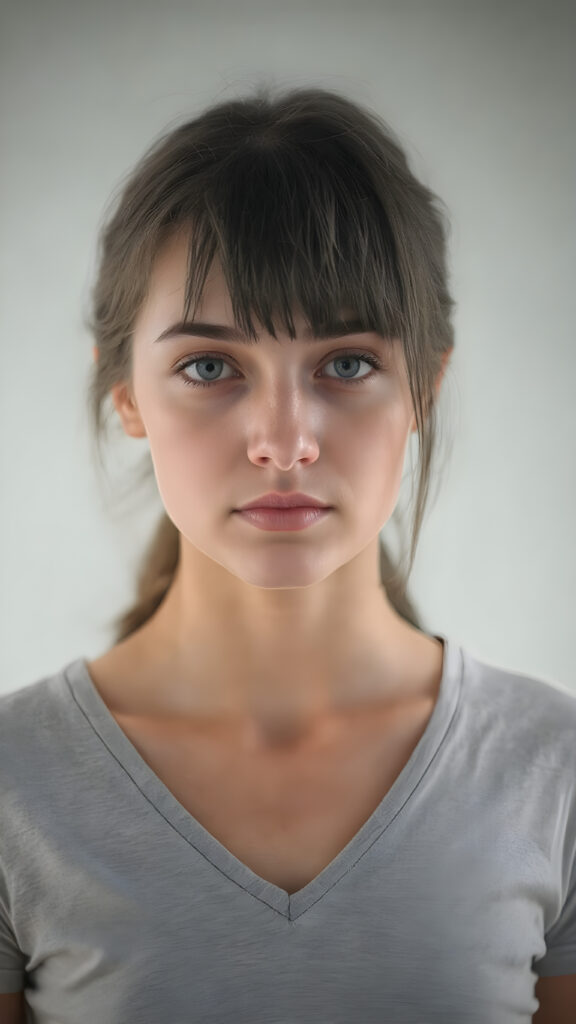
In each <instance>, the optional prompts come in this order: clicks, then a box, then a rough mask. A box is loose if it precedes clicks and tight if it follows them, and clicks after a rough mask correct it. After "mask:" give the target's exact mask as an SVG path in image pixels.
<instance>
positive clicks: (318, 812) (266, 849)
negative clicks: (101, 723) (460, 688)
mask: <svg viewBox="0 0 576 1024" xmlns="http://www.w3.org/2000/svg"><path fill="white" fill-rule="evenodd" d="M433 705H434V701H433V700H432V699H430V700H428V701H420V702H412V703H411V704H407V705H406V706H404V707H398V708H396V709H395V710H394V711H393V712H389V713H387V714H381V715H378V716H377V717H374V716H373V718H372V720H371V721H367V720H366V721H363V722H360V723H357V724H356V726H355V728H354V729H353V730H351V731H350V732H349V733H348V734H347V735H346V737H345V738H344V739H342V741H341V742H339V744H338V745H337V747H335V748H334V749H331V750H327V751H326V752H325V753H324V754H318V755H316V756H314V757H311V756H307V757H305V758H302V759H300V760H298V759H296V760H294V761H293V762H292V763H291V764H290V765H289V766H288V767H287V766H286V763H285V762H282V761H280V760H278V759H276V760H275V759H274V757H271V756H266V757H264V756H259V757H255V756H252V755H251V756H250V758H247V757H239V756H238V755H237V754H235V753H234V752H233V751H231V750H229V749H227V748H226V747H225V746H222V745H219V744H218V743H214V742H210V743H207V742H205V741H201V740H200V739H199V737H198V733H197V732H196V733H194V732H191V731H190V730H187V729H186V728H185V727H183V726H182V725H178V726H176V727H175V726H169V725H166V724H161V723H159V722H158V721H151V720H147V719H142V718H137V717H135V716H132V715H122V714H118V713H116V714H115V715H114V717H115V718H116V721H117V723H118V725H119V726H120V728H121V729H122V730H123V732H124V733H125V735H126V736H127V737H128V739H129V740H130V741H131V743H132V744H133V746H134V747H135V748H136V749H137V751H138V753H139V754H140V756H141V757H142V758H143V759H144V761H145V762H146V763H147V765H148V766H149V767H150V768H151V770H152V771H153V772H154V773H155V775H156V776H157V777H158V778H159V779H160V780H161V781H162V782H163V784H164V785H165V786H166V787H167V789H168V790H169V791H170V792H171V793H172V795H173V796H174V797H175V798H176V799H177V800H178V801H179V803H180V804H181V805H182V806H183V807H184V808H185V809H186V810H187V811H188V813H189V814H191V815H192V816H193V817H194V818H195V819H196V820H197V821H198V822H199V823H200V824H201V825H202V826H203V827H204V828H205V829H207V831H208V832H210V833H211V835H213V836H214V837H215V838H216V839H217V840H218V841H219V842H220V843H221V844H222V845H223V846H224V847H226V849H227V850H228V851H229V852H230V853H231V854H232V855H233V856H235V857H236V858H237V859H238V860H240V861H242V863H244V864H245V865H247V866H248V867H249V868H251V870H253V871H254V872H255V873H256V874H257V875H259V876H260V877H262V878H265V879H266V880H267V881H270V882H272V883H273V884H275V885H278V886H279V887H280V888H282V889H285V890H286V891H287V892H296V891H298V890H299V889H301V888H303V887H304V886H305V885H307V884H308V882H310V881H311V880H312V879H313V878H315V877H316V876H317V875H318V874H319V873H320V871H322V870H323V868H325V867H326V866H327V865H328V864H329V863H330V862H331V861H332V860H333V859H334V858H335V857H336V855H337V854H338V853H340V851H341V850H343V849H344V847H345V846H346V845H347V843H348V842H349V841H350V840H351V839H352V838H353V836H354V835H356V833H357V832H358V831H359V829H360V828H361V827H362V825H363V824H364V823H365V822H366V821H367V820H368V818H369V817H370V815H371V814H372V813H373V812H374V811H375V809H376V808H377V807H378V805H379V804H380V802H381V801H382V799H383V798H384V796H385V795H386V793H387V792H388V791H389V789H390V788H391V786H392V785H393V784H394V782H395V780H396V779H397V777H398V775H399V774H400V772H401V771H402V769H403V768H404V766H405V764H406V763H407V761H408V760H409V758H410V756H411V754H412V752H413V751H414V749H415V747H416V745H417V744H418V741H419V740H420V738H421V736H422V734H423V732H424V731H425V728H426V726H427V724H428V721H429V718H430V715H431V713H432V710H433Z"/></svg>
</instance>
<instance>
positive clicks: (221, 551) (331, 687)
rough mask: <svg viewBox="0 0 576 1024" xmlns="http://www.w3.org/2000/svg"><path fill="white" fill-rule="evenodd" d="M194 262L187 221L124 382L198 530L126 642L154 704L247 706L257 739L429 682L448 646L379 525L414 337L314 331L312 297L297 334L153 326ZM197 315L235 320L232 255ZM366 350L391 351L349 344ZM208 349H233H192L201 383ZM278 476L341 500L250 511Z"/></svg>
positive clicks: (399, 447) (131, 425) (124, 404)
mask: <svg viewBox="0 0 576 1024" xmlns="http://www.w3.org/2000/svg"><path fill="white" fill-rule="evenodd" d="M185 273H186V239H185V237H184V236H183V235H176V236H174V237H173V238H172V239H171V240H170V241H169V242H168V243H167V244H166V246H165V247H164V249H163V250H162V251H161V253H160V254H159V257H158V259H157V262H156V265H155V269H154V273H153V277H152V281H151V287H150V290H149V293H148V296H147V299H146V301H145V303H144V305H143V307H142V309H141V311H140V314H139V316H138V318H137V321H136V325H135V331H134V349H133V378H132V380H131V381H129V382H126V383H124V384H121V385H118V386H117V387H115V388H114V389H113V392H112V397H113V401H114V405H115V407H116V410H117V412H118V415H119V417H120V419H121V422H122V425H123V428H124V430H125V432H126V434H128V435H129V436H131V437H135V438H142V437H147V438H148V441H149V445H150V453H151V457H152V461H153V464H154V471H155V475H156V480H157V484H158V488H159V492H160V495H161V498H162V501H163V504H164V506H165V508H166V511H167V513H168V515H169V517H170V518H171V519H172V521H173V522H174V523H175V525H176V526H177V528H178V530H179V531H180V534H181V560H180V565H179V569H178V572H177V574H176V577H175V580H174V583H173V585H172V587H171V589H170V591H169V594H168V596H167V598H166V600H165V601H164V603H163V604H162V605H161V607H160V609H159V611H158V612H157V613H156V614H155V616H153V618H152V619H151V620H149V622H148V623H147V624H146V625H145V626H144V628H143V629H142V630H141V631H139V633H138V634H135V635H134V637H133V638H132V639H131V638H128V641H126V642H125V650H126V652H127V654H128V652H130V656H131V657H132V659H134V658H138V659H139V664H140V667H141V670H142V671H141V672H140V675H139V678H140V687H141V694H140V696H141V700H142V701H144V702H145V703H146V702H147V706H146V713H150V714H153V713H154V712H155V711H158V712H161V711H168V710H169V711H170V712H173V713H174V714H176V715H194V714H196V713H200V712H201V713H202V714H204V715H212V716H214V717H215V718H216V719H220V720H222V721H224V720H226V721H228V722H232V721H233V722H234V723H235V727H236V728H237V729H240V732H241V735H242V736H243V737H244V740H245V742H246V743H249V742H251V743H255V742H258V739H261V740H264V738H265V737H270V736H272V735H273V734H278V733H281V732H282V731H286V732H289V733H292V734H294V735H296V734H300V735H302V736H304V735H306V734H308V735H312V734H314V733H315V732H317V731H318V730H319V729H320V728H321V726H322V724H323V723H326V722H327V721H329V720H333V719H334V718H335V716H336V717H337V716H338V715H339V714H340V713H342V712H343V711H345V710H346V709H348V708H358V707H362V706H368V705H369V704H370V702H372V701H374V700H383V699H387V698H388V697H390V698H391V699H392V698H394V696H395V695H397V694H399V693H402V692H403V688H405V687H409V686H410V685H414V680H415V678H416V676H417V675H418V673H417V672H416V667H417V666H419V665H420V666H421V665H423V664H424V660H425V659H426V658H428V659H429V658H430V654H431V648H432V647H434V648H439V647H441V645H439V643H438V642H437V641H435V640H432V639H431V638H430V637H427V636H425V634H423V633H421V632H420V631H418V630H415V629H413V628H412V627H411V626H409V625H408V624H406V622H405V621H404V620H402V619H401V618H400V617H399V616H398V615H397V614H396V612H395V611H394V610H393V609H392V608H391V606H390V604H389V602H388V601H387V598H386V595H385V592H384V591H383V589H382V587H381V585H380V578H379V562H378V534H379V531H380V530H381V529H382V527H383V526H384V524H385V523H386V522H387V520H388V519H389V518H390V516H391V514H392V512H393V509H394V507H395V505H396V502H397V499H398V495H399V491H400V485H401V480H402V475H403V467H404V458H405V452H406V448H407V444H408V441H409V437H410V434H411V432H412V431H413V430H415V429H416V424H415V418H414V415H413V407H412V402H411V396H410V391H409V386H408V377H407V372H406V367H405V363H404V358H403V355H402V350H401V343H400V341H399V340H398V339H393V340H392V341H387V340H385V339H383V338H382V337H380V336H379V335H377V334H376V333H371V334H366V335H355V336H350V337H347V338H328V339H326V340H323V341H312V342H310V341H307V340H306V339H305V338H304V334H303V331H304V328H305V324H304V320H303V318H302V317H298V316H296V315H295V316H294V319H295V324H296V327H297V331H298V333H297V338H296V339H295V340H294V341H291V340H290V338H289V336H288V335H286V334H281V333H278V339H279V341H276V340H275V339H274V338H273V337H272V336H270V335H269V334H268V333H267V332H266V331H265V329H264V328H263V327H262V325H261V324H259V323H258V322H257V321H256V329H257V331H258V334H259V338H260V342H259V344H258V345H256V346H246V345H242V344H241V343H238V342H237V341H226V342H225V341H214V340H211V339H205V338H194V337H186V336H179V337H178V338H177V339H174V340H168V341H163V342H160V343H157V344H154V341H155V339H156V338H157V337H158V336H159V335H160V334H161V333H162V332H163V331H164V330H166V328H167V327H169V326H170V325H172V324H173V323H175V322H177V321H178V320H181V319H182V314H183V306H184V284H185ZM351 312H352V311H348V310H342V313H346V314H348V313H351ZM195 319H196V320H204V321H209V322H211V323H215V324H227V325H232V324H233V313H232V307H231V302H230V297H229V293H228V290H227V287H226V284H225V280H224V278H223V275H222V272H221V268H220V266H219V264H218V263H215V264H214V265H213V267H212V270H211V273H210V275H209V277H208V279H207V282H206V287H205V290H204V294H203V298H202V304H201V306H200V308H199V309H198V310H197V311H196V316H195ZM362 351H366V352H372V353H374V355H376V356H378V357H380V358H381V359H382V361H383V362H384V364H385V366H386V369H385V370H384V371H383V372H382V371H376V370H373V369H372V367H371V366H369V365H368V364H367V363H366V362H359V363H353V364H340V363H338V362H334V360H336V359H339V358H342V357H343V356H344V355H346V354H347V353H348V352H352V353H354V352H356V353H358V354H360V353H361V352H362ZM202 353H211V354H213V355H214V357H218V358H220V359H224V360H226V362H225V363H223V364H221V363H218V364H217V365H218V369H215V368H214V367H212V366H211V367H210V368H209V367H208V366H207V364H200V366H198V364H196V365H195V366H190V365H189V366H188V367H187V369H186V371H185V374H187V376H188V379H195V380H202V379H211V378H212V376H215V377H218V382H217V383H215V384H214V385H213V386H211V387H206V388H194V387H192V386H188V385H187V384H186V383H184V380H183V379H182V378H180V377H178V376H176V375H175V372H174V371H175V367H176V364H177V363H181V361H182V360H184V359H185V358H188V357H191V356H193V355H199V354H202ZM95 355H96V352H95ZM445 362H446V361H445ZM444 369H445V365H444V367H443V370H442V372H441V373H440V374H439V376H438V379H437V388H439V387H440V382H441V379H442V375H443V372H444ZM199 370H200V372H199ZM369 374H370V375H371V376H372V379H371V380H369V381H367V382H366V383H364V384H349V383H346V376H352V377H356V378H360V377H363V376H367V375H369ZM272 490H285V491H293V490H299V491H303V492H304V493H307V494H311V495H313V496H314V497H317V498H319V499H321V500H322V501H323V502H325V503H327V504H329V505H331V506H333V511H332V512H330V514H329V515H328V516H327V517H326V518H325V519H324V520H323V521H320V522H319V523H317V524H314V525H313V526H311V527H308V528H307V529H305V530H302V531H299V532H293V533H286V532H281V533H271V532H264V531H261V530H258V529H256V528H255V527H253V526H252V525H250V524H248V523H247V522H245V521H243V520H242V518H241V517H239V516H238V515H236V514H234V511H233V510H234V509H237V508H238V507H239V506H240V505H242V504H245V503H246V502H248V501H250V500H253V499H254V498H256V497H258V496H259V495H262V494H264V493H266V492H268V491H272ZM437 654H438V655H440V656H441V651H438V652H437ZM160 673H161V676H160V677H161V678H162V679H163V680H166V682H165V684H163V687H162V690H161V692H159V689H158V686H157V683H156V684H155V683H154V680H158V678H159V674H160ZM418 678H421V676H420V677H418ZM147 679H149V680H150V682H149V684H147V682H146V680H147Z"/></svg>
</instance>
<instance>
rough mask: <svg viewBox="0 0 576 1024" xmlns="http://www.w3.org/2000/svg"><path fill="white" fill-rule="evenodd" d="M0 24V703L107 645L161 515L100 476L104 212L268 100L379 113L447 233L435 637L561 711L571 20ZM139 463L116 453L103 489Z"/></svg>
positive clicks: (573, 80) (502, 13)
mask: <svg viewBox="0 0 576 1024" xmlns="http://www.w3.org/2000/svg"><path fill="white" fill-rule="evenodd" d="M1 20H2V25H1V36H2V42H1V44H0V46H1V54H0V57H1V59H0V93H1V136H2V138H1V146H2V160H1V162H0V174H1V182H0V185H1V226H2V232H1V238H2V242H1V253H0V256H1V295H0V303H1V304H0V316H1V340H0V346H1V374H0V473H1V477H0V479H1V487H2V496H1V508H0V513H1V521H0V544H1V548H0V565H1V588H0V591H1V592H0V629H1V635H0V691H2V692H8V691H11V690H14V689H16V688H18V687H20V686H23V685H26V684H27V683H31V682H33V681H34V680H36V679H37V678H40V677H41V676H43V675H46V674H48V673H50V672H53V671H56V670H58V669H59V668H60V667H62V666H63V665H64V664H65V663H67V662H68V661H71V660H72V659H74V658H76V657H79V656H85V657H88V658H91V657H95V656H96V655H97V654H98V653H100V652H103V650H104V649H106V648H107V647H108V646H109V645H110V643H111V638H110V635H109V634H108V633H107V631H106V629H105V625H104V624H105V621H106V620H107V619H108V618H109V616H111V615H112V614H113V613H116V612H118V611H120V610H121V609H122V608H123V607H124V606H125V604H126V603H127V602H128V601H129V600H130V598H131V593H132V590H131V581H132V578H133V575H134V572H135V568H136V565H137V564H138V561H139V558H140V553H141V548H142V545H143V543H144V542H145V540H146V538H147V536H148V531H149V529H150V528H151V526H152V524H153V522H154V521H155V518H156V516H157V515H158V513H159V511H160V510H161V508H162V506H161V503H160V499H159V497H158V495H157V492H156V491H155V486H154V485H153V487H152V489H150V488H148V490H146V489H144V490H142V492H141V493H139V494H138V495H137V497H136V499H135V502H133V504H132V506H127V505H125V506H123V508H118V509H117V510H116V511H114V504H113V493H111V494H110V496H109V503H108V504H107V503H106V501H105V500H104V499H103V497H102V493H101V491H100V490H99V485H98V481H97V478H96V476H95V472H94V469H93V465H92V462H91V450H90V447H89V441H88V429H87V414H86V385H87V380H88V372H89V369H90V365H91V351H92V340H91V338H90V337H89V335H88V334H87V332H86V331H85V329H84V327H83V323H82V321H83V316H84V314H85V311H86V308H87V299H88V294H89V288H90V285H91V282H92V274H93V269H94V258H95V245H96V235H97V230H98V227H99V226H100V223H101V220H102V216H103V213H104V208H105V206H106V204H107V203H108V202H109V200H110V197H111V195H112V193H113V192H114V190H115V189H116V188H117V187H118V186H119V184H120V180H121V178H122V176H123V175H125V174H126V173H127V172H128V171H129V170H130V169H131V168H132V166H133V165H134V164H135V162H136V161H137V160H138V159H139V158H140V156H141V155H142V153H143V151H144V149H145V148H147V147H148V146H149V145H150V144H151V142H152V141H153V140H154V139H155V138H156V137H157V136H158V134H159V133H160V132H162V131H163V130H164V129H165V128H166V127H168V126H169V125H170V124H172V123H173V124H175V123H177V122H180V121H181V120H183V119H184V118H185V117H193V116H195V114H196V113H198V112H199V111H200V109H201V108H203V107H204V106H205V105H206V104H208V103H212V102H216V101H217V100H220V99H223V98H228V97H232V96H234V95H236V94H238V93H243V92H244V91H245V90H247V89H249V88H251V87H252V86H253V85H255V84H256V82H258V81H260V80H262V79H267V80H272V81H273V82H276V83H278V84H280V85H286V86H292V85H304V84H313V85H321V86H325V87H328V88H334V89H341V90H342V91H344V92H345V94H347V95H349V96H350V97H351V98H353V99H356V100H358V101H359V102H361V103H366V104H367V105H368V106H370V107H371V108H372V109H375V110H376V111H378V113H380V114H381V115H382V116H383V117H384V118H385V119H386V120H388V121H389V123H390V124H391V126H392V127H393V128H394V130H395V131H396V132H397V134H398V135H399V137H400V139H401V140H402V142H403V143H404V145H405V146H406V147H407V150H408V153H409V155H410V157H411V162H412V166H413V168H414V169H415V171H416V172H417V173H418V174H419V175H420V177H421V178H422V179H423V180H424V181H425V182H426V183H427V184H428V185H429V186H430V187H431V188H433V189H434V190H435V191H437V192H438V194H439V195H440V196H441V197H442V198H443V199H444V201H445V202H446V203H447V205H448V208H449V210H450V215H451V223H452V231H451V238H450V247H451V267H452V291H453V294H454V297H455V299H456V301H457V308H456V314H455V325H456V350H455V354H454V357H453V361H452V365H451V369H450V370H449V372H448V374H447V376H446V378H445V381H444V384H443V392H442V397H441V414H442V416H443V419H444V424H445V425H444V427H443V434H444V435H445V441H444V445H443V451H444V452H447V456H446V458H447V462H446V469H445V472H444V476H443V477H442V479H441V481H440V486H439V488H436V487H433V489H432V503H431V505H430V510H429V513H428V516H427V519H426V520H425V524H424V528H423V532H422V537H421V541H420V547H419V553H418V557H417V560H416V564H415V569H414V573H413V576H412V580H411V594H412V595H413V596H414V598H415V599H416V601H417V603H418V604H419V607H420V610H421V612H422V614H423V617H424V619H425V627H426V630H427V631H428V632H433V631H435V630H437V631H440V632H443V633H447V634H449V635H450V636H452V637H454V638H455V639H456V640H457V641H458V642H460V643H463V644H464V645H466V646H467V647H468V648H469V649H470V650H471V651H472V652H474V653H476V654H478V655H479V656H481V657H482V658H484V659H485V660H487V661H491V662H493V663H495V664H499V665H502V666H504V667H510V668H514V669H518V670H522V671H525V672H527V673H529V674H532V675H538V676H540V677H543V678H546V679H548V680H549V681H550V682H553V683H557V684H559V685H560V686H564V687H568V688H569V689H570V690H573V691H574V692H576V671H575V658H574V634H575V631H574V619H575V612H576V601H575V592H576V571H575V569H576V565H575V563H576V543H575V540H574V520H575V514H574V512H575V508H576V457H575V456H576V403H575V401H574V384H575V377H576V354H575V353H576V348H575V323H576V303H575V291H576V288H575V244H576V243H575V239H576V217H575V202H574V198H575V197H574V183H575V169H576V159H575V157H576V139H575V130H574V126H575V114H576V109H575V107H576V75H575V73H574V67H575V66H576V61H575V60H574V56H575V41H576V13H575V8H574V5H573V4H571V3H568V2H566V3H562V2H553V0H542V2H538V3H535V2H532V3H530V2H525V0H524V2H520V0H519V2H506V0H500V2H495V0H491V2H486V0H484V2H483V3H477V2H475V0H474V2H466V0H464V2H463V0H398V2H390V0H380V2H368V0H356V2H354V3H350V2H349V0H338V2H334V3H327V2H323V3H320V2H318V0H306V2H301V0H290V3H287V4H283V5H278V4H274V3H272V2H270V0H267V2H258V3H257V2H251V3H247V2H234V0H228V2H223V0H210V2H206V0H203V2H201V3H199V2H184V0H163V3H162V4H160V3H158V2H157V0H154V2H151V0H146V2H136V0H133V2H114V3H112V2H110V0H107V2H102V0H99V2H98V3H94V4H88V3H76V2H74V3H72V2H68V3H64V2H57V0H42V2H40V0H34V2H31V0H27V2H24V3H21V4H18V3H15V2H14V3H12V5H11V6H9V5H6V4H5V6H4V7H3V9H2V13H1ZM142 444H147V442H146V441H137V440H133V439H129V438H125V439H124V440H123V439H122V438H120V440H119V442H118V445H117V447H116V454H115V455H114V456H113V457H112V456H111V459H110V466H111V471H112V472H113V479H121V477H122V474H123V473H125V472H126V471H127V469H128V468H129V467H130V466H131V465H133V464H134V459H140V458H141V457H142V455H143V451H144V450H143V448H142ZM416 452H417V449H416V447H414V446H412V444H411V445H410V448H409V454H410V458H411V459H412V462H414V460H415V457H416ZM409 469H410V459H409V457H408V456H407V463H406V471H407V473H408V471H409ZM406 479H407V476H406ZM436 492H437V493H436ZM406 493H407V494H408V493H409V491H407V492H406ZM401 505H402V499H401ZM383 535H384V537H386V538H388V539H389V540H391V538H392V536H393V534H389V533H387V530H386V529H385V531H384V534H383Z"/></svg>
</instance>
